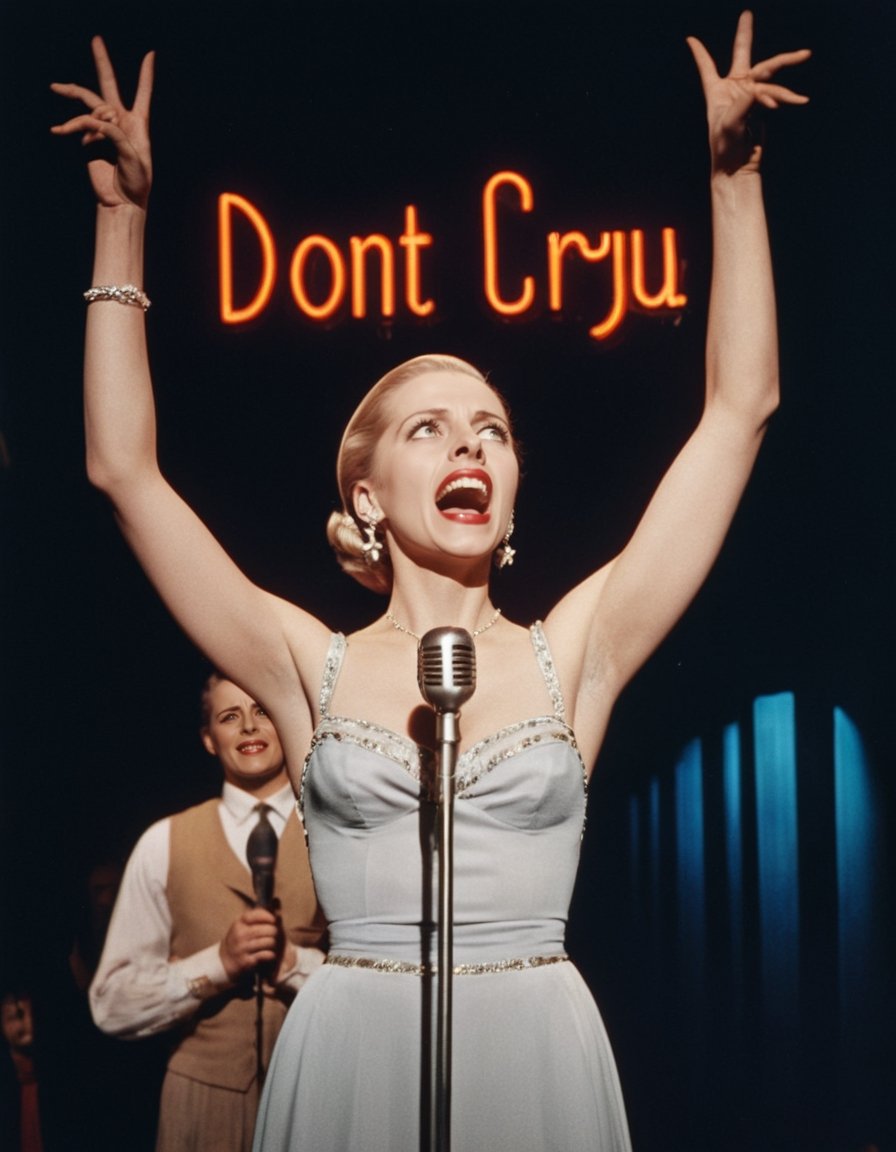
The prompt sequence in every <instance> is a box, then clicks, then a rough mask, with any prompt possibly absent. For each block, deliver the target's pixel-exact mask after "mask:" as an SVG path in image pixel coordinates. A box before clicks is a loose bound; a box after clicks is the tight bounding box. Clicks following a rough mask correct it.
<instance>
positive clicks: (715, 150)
mask: <svg viewBox="0 0 896 1152" xmlns="http://www.w3.org/2000/svg"><path fill="white" fill-rule="evenodd" d="M688 45H689V47H690V49H691V52H692V53H693V55H694V60H695V62H696V64H697V70H698V71H699V73H700V83H701V84H702V85H703V95H704V97H705V99H706V118H707V121H708V123H709V147H710V154H711V156H712V166H713V171H719V172H725V173H727V174H728V175H733V174H734V173H735V172H740V171H747V172H750V171H752V172H756V171H758V169H759V161H760V158H761V156H762V148H761V145H760V144H759V143H758V142H757V141H756V140H755V139H754V138H753V136H752V135H751V133H750V129H749V125H748V122H747V118H748V116H749V113H750V110H751V109H752V108H753V105H754V104H761V105H762V106H763V107H764V108H777V107H778V106H779V105H780V104H806V103H808V99H809V98H808V96H800V95H799V94H798V93H796V92H793V91H791V89H790V88H785V87H783V86H782V85H780V84H772V83H770V81H771V79H772V77H773V76H774V75H775V73H776V72H777V71H778V70H779V69H780V68H786V67H787V66H789V65H791V64H801V63H802V62H803V61H804V60H806V59H808V58H809V56H810V55H811V52H810V51H809V49H808V48H801V49H799V50H798V51H796V52H779V53H778V55H777V56H771V57H769V59H768V60H762V61H760V62H759V63H758V64H751V63H750V54H751V50H752V47H753V14H752V13H751V12H742V13H741V17H740V20H738V22H737V31H736V32H735V34H734V49H733V52H732V55H731V71H730V72H729V73H728V75H727V76H720V75H719V73H718V69H717V68H716V66H715V63H714V61H713V59H712V57H711V56H710V54H709V52H707V50H706V48H705V47H704V46H703V44H701V43H700V41H699V40H697V39H695V38H694V37H693V36H689V37H688Z"/></svg>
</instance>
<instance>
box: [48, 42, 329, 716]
mask: <svg viewBox="0 0 896 1152" xmlns="http://www.w3.org/2000/svg"><path fill="white" fill-rule="evenodd" d="M92 48H93V55H94V60H95V62H96V69H97V78H98V85H99V90H98V91H93V90H92V89H89V88H83V87H81V86H80V85H77V84H53V85H52V88H53V90H54V91H55V92H57V93H59V94H60V95H61V96H65V97H67V98H69V99H72V100H76V101H79V102H80V103H81V104H82V105H83V106H84V108H85V109H86V110H85V111H82V112H80V113H79V114H77V115H75V116H73V117H72V118H71V119H69V120H67V121H66V122H64V123H62V124H59V125H56V126H55V127H54V128H53V129H52V131H53V132H54V133H56V134H57V135H62V136H65V135H72V134H81V135H82V138H83V141H84V143H86V144H90V143H92V142H94V141H96V140H100V139H105V140H108V141H109V142H110V143H111V144H112V145H114V148H115V152H116V157H115V161H114V162H110V161H108V160H103V159H94V160H91V161H90V162H89V163H88V171H89V175H90V180H91V184H92V186H93V189H94V192H95V193H96V198H97V222H96V252H95V261H94V271H93V290H92V295H93V302H91V303H90V305H89V307H88V311H87V332H86V347H85V362H84V404H85V428H86V438H87V469H88V474H89V476H90V479H91V482H92V483H93V484H95V485H96V486H97V487H98V488H100V489H101V490H102V491H103V492H104V493H106V495H107V496H108V497H109V498H110V500H111V501H112V503H113V505H114V508H115V512H116V516H117V518H118V521H119V523H120V525H121V528H122V531H123V532H124V534H125V536H126V538H127V540H128V543H129V544H130V546H131V547H132V548H133V550H134V552H135V554H136V555H137V558H138V559H139V561H140V563H141V564H142V566H143V568H144V569H145V571H146V573H147V575H148V576H149V578H150V579H151V580H152V581H153V583H154V584H155V586H156V588H157V589H158V591H159V593H160V594H161V596H162V598H163V599H164V601H165V602H166V604H167V605H168V607H169V609H170V610H171V611H172V613H173V614H174V616H175V617H176V619H177V620H178V622H179V623H180V624H181V626H182V627H183V628H184V629H185V631H186V632H187V633H188V634H189V635H190V636H191V638H192V639H193V640H194V642H195V643H196V644H197V645H198V646H199V647H200V648H201V649H202V650H203V651H204V652H205V653H206V654H207V656H208V657H209V658H210V659H211V660H212V661H213V663H214V664H215V665H216V666H217V667H219V668H220V669H221V670H222V671H223V672H224V673H225V674H226V675H230V676H233V677H234V678H235V679H236V680H237V682H238V683H240V684H242V685H244V686H245V688H246V689H247V691H249V692H251V693H252V694H253V695H254V696H255V697H256V698H257V699H261V700H264V701H265V703H266V704H267V706H268V707H269V708H270V709H271V710H272V711H274V714H275V715H276V714H277V713H276V700H277V698H278V696H279V695H280V694H281V693H284V694H286V693H288V692H289V688H287V685H290V687H291V688H294V684H295V675H296V666H297V665H299V666H300V665H301V664H302V663H303V662H304V660H303V655H302V654H304V653H305V652H306V651H308V650H309V649H310V650H311V654H310V655H309V657H308V659H309V660H312V661H314V662H315V663H316V668H314V670H313V671H312V670H311V666H308V672H307V675H308V676H309V677H311V680H312V681H313V680H314V678H315V677H316V675H317V670H318V669H319V666H320V662H321V658H320V655H319V653H318V652H317V649H318V648H320V646H321V645H322V644H323V643H324V642H325V641H324V636H325V635H326V630H325V629H324V628H323V625H321V624H320V623H319V622H318V621H316V620H315V619H314V618H313V617H311V616H309V615H308V614H307V613H304V612H302V611H300V610H299V609H294V608H292V606H290V605H286V604H284V603H283V602H282V601H279V600H277V599H276V598H275V597H273V596H270V595H269V594H267V593H265V592H264V591H262V590H261V589H260V588H258V587H256V586H255V585H254V584H253V583H252V582H251V581H250V580H248V579H247V578H246V577H245V576H244V575H243V574H242V573H241V572H240V570H239V569H238V568H237V567H236V565H235V564H234V563H233V562H232V561H231V560H230V558H229V557H228V556H227V555H226V553H225V552H224V551H223V549H222V548H221V547H220V545H219V544H218V543H217V541H216V540H215V539H214V538H213V536H212V535H211V533H210V532H209V531H208V530H207V529H206V528H205V526H204V525H203V524H202V522H201V521H200V520H199V519H198V517H197V516H196V515H195V514H194V513H193V512H192V510H191V509H190V508H189V507H188V506H187V505H186V504H185V503H184V502H183V500H181V498H180V497H179V496H178V495H177V493H176V492H174V490H173V489H172V488H171V487H170V485H169V484H168V483H167V481H166V480H165V479H164V477H163V476H162V474H161V472H160V470H159V466H158V462H157V456H156V419H155V409H154V403H153V395H152V382H151V379H150V372H149V360H148V356H147V348H146V332H145V318H144V317H145V311H146V307H148V301H147V300H146V299H145V297H144V295H143V239H144V228H145V223H146V208H147V204H148V201H149V194H150V187H151V183H152V157H151V150H150V138H149V110H150V99H151V95H152V83H153V63H154V60H153V55H152V53H150V54H149V55H147V56H146V57H145V59H144V60H143V63H142V66H141V68H140V77H139V81H138V85H137V93H136V97H135V99H134V103H133V105H132V107H130V108H128V107H126V106H125V105H124V103H123V102H122V99H121V96H120V94H119V90H118V84H117V81H116V77H115V72H114V70H113V68H112V64H111V61H110V59H109V55H108V53H107V51H106V47H105V45H104V43H103V41H102V40H101V39H100V38H99V37H97V38H95V39H94V40H93V42H92ZM122 289H123V290H124V291H123V293H122V292H121V291H119V290H122ZM312 690H316V688H315V689H312ZM278 723H282V719H281V717H280V716H278Z"/></svg>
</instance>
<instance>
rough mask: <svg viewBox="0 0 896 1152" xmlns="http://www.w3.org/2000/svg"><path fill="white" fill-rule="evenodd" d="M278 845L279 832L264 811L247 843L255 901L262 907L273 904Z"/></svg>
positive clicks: (247, 856) (268, 906)
mask: <svg viewBox="0 0 896 1152" xmlns="http://www.w3.org/2000/svg"><path fill="white" fill-rule="evenodd" d="M277 846H278V844H277V833H276V832H275V831H274V829H273V827H272V826H271V824H270V821H269V820H268V818H267V815H266V814H265V813H264V812H262V813H261V815H260V818H259V821H258V823H257V824H256V825H255V827H254V828H253V829H252V831H251V832H250V833H249V839H248V841H247V843H246V861H247V863H248V865H249V871H250V872H251V873H252V886H253V888H254V890H255V902H256V904H257V905H258V906H259V907H260V908H270V907H271V905H272V904H273V895H274V868H275V866H276V863H277Z"/></svg>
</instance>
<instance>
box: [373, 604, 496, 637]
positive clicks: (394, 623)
mask: <svg viewBox="0 0 896 1152" xmlns="http://www.w3.org/2000/svg"><path fill="white" fill-rule="evenodd" d="M500 615H501V609H500V608H496V609H495V614H494V616H492V618H491V620H489V622H488V623H487V624H483V625H482V627H481V628H477V629H476V631H475V632H474V633H473V635H474V636H481V635H482V633H483V632H487V631H488V630H489V628H491V626H492V624H497V623H498V617H499V616H500ZM386 619H387V620H388V621H389V623H390V624H391V625H392V627H393V628H394V629H395V630H396V632H404V634H405V635H406V636H410V637H411V639H412V640H416V641H417V643H418V644H419V643H420V637H419V636H418V635H417V633H416V632H412V631H411V630H410V628H405V626H404V624H399V623H398V621H397V620H396V619H395V617H394V616H393V615H392V613H391V612H388V611H387V612H386Z"/></svg>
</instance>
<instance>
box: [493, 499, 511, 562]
mask: <svg viewBox="0 0 896 1152" xmlns="http://www.w3.org/2000/svg"><path fill="white" fill-rule="evenodd" d="M513 529H514V523H513V513H512V512H511V513H510V523H509V524H508V525H507V531H506V532H505V533H504V539H503V540H502V541H501V543H500V544H499V545H498V547H497V548H496V549H495V567H496V568H507V567H508V566H509V565H510V564H512V563H513V558H514V556H516V548H511V547H510V537H511V536H512V535H513Z"/></svg>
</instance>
